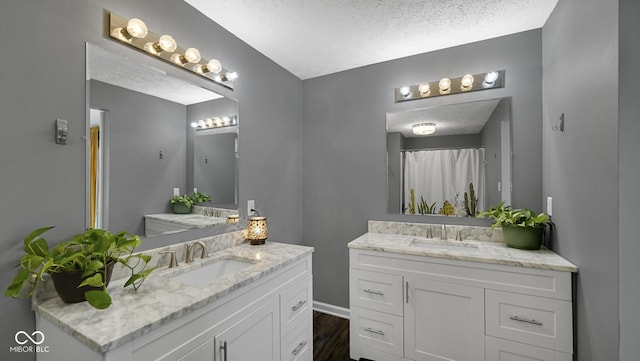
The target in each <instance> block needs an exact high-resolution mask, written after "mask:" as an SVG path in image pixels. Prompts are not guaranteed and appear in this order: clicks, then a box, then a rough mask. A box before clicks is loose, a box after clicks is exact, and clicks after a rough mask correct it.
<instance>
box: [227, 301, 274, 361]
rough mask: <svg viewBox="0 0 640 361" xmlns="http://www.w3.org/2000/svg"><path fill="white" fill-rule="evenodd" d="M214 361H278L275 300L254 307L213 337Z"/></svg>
mask: <svg viewBox="0 0 640 361" xmlns="http://www.w3.org/2000/svg"><path fill="white" fill-rule="evenodd" d="M215 346H216V350H215V351H216V360H217V361H248V360H261V361H262V360H264V361H276V360H280V318H279V304H278V299H277V298H270V299H269V300H268V301H267V302H265V303H263V304H259V303H258V304H256V309H255V311H253V312H251V313H250V314H249V315H247V316H246V317H245V318H243V319H242V320H240V321H239V322H237V323H235V324H234V325H232V326H230V327H229V328H227V329H225V330H224V331H222V332H221V333H219V334H218V335H216V337H215Z"/></svg>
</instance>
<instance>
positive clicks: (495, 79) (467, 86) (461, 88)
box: [395, 70, 505, 103]
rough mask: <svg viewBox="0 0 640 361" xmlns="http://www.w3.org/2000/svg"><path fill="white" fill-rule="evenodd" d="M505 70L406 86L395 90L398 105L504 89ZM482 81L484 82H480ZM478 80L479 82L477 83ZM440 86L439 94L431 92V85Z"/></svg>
mask: <svg viewBox="0 0 640 361" xmlns="http://www.w3.org/2000/svg"><path fill="white" fill-rule="evenodd" d="M504 76H505V71H504V70H497V71H489V72H486V73H480V74H465V75H464V76H461V77H458V78H446V77H445V78H442V79H440V80H439V81H431V82H422V83H417V84H414V85H404V86H401V87H399V88H396V89H395V100H396V103H398V102H403V101H407V100H416V99H423V98H433V97H437V96H443V95H453V94H459V93H466V92H471V91H478V90H487V89H496V88H503V87H504V84H505V83H504ZM481 79H482V82H480V80H481ZM476 80H477V81H476ZM432 83H433V84H438V87H437V90H438V91H437V92H436V91H435V90H434V91H433V92H432V91H431V84H432Z"/></svg>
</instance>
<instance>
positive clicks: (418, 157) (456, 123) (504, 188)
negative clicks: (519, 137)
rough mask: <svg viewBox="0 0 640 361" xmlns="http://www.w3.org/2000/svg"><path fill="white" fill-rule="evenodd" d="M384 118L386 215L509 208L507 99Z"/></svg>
mask: <svg viewBox="0 0 640 361" xmlns="http://www.w3.org/2000/svg"><path fill="white" fill-rule="evenodd" d="M386 118H387V133H386V134H387V185H388V190H387V203H388V211H389V213H395V214H398V213H400V214H405V215H420V214H422V215H448V216H458V217H471V216H475V215H476V214H477V213H479V212H481V211H483V210H486V209H487V208H489V207H491V206H493V205H496V204H498V203H499V202H500V201H502V200H504V201H506V202H507V204H511V188H512V187H511V98H508V97H506V98H497V99H488V100H480V101H472V102H464V103H457V104H448V105H441V106H436V107H431V108H421V109H412V110H407V111H401V112H394V113H387V116H386ZM471 188H473V191H472V190H471ZM472 194H473V196H472ZM465 198H466V200H465Z"/></svg>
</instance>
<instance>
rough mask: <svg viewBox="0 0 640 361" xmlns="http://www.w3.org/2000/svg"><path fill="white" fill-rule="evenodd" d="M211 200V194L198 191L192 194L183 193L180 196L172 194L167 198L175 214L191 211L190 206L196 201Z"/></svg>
mask: <svg viewBox="0 0 640 361" xmlns="http://www.w3.org/2000/svg"><path fill="white" fill-rule="evenodd" d="M210 200H211V196H210V195H208V194H206V193H200V192H198V191H195V192H193V193H192V194H183V195H181V196H173V197H171V199H170V200H169V202H170V203H171V208H172V210H173V213H176V214H188V213H191V207H192V206H193V205H194V204H196V203H202V202H208V201H210Z"/></svg>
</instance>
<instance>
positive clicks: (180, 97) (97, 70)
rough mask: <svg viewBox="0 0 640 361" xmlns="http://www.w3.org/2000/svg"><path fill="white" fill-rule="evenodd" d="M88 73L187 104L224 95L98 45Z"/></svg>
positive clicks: (122, 85) (124, 86)
mask: <svg viewBox="0 0 640 361" xmlns="http://www.w3.org/2000/svg"><path fill="white" fill-rule="evenodd" d="M88 72H89V74H88V75H89V78H90V79H95V80H99V81H101V82H104V83H107V84H111V85H115V86H119V87H121V88H125V89H129V90H133V91H137V92H140V93H144V94H147V95H151V96H155V97H158V98H162V99H166V100H169V101H172V102H175V103H179V104H184V105H189V104H194V103H200V102H204V101H207V100H213V99H218V98H222V96H221V95H220V94H217V93H214V92H212V91H210V90H207V89H205V88H202V87H199V86H196V85H193V84H191V83H189V82H186V81H184V80H181V79H178V78H175V77H172V76H170V75H167V74H166V73H165V72H163V71H162V70H159V69H155V68H152V67H149V66H145V65H142V64H140V63H138V62H135V61H132V60H131V59H129V58H126V57H124V56H121V55H117V54H114V53H111V52H109V51H106V50H104V49H102V48H100V47H98V46H95V45H92V46H90V48H89V62H88Z"/></svg>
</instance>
